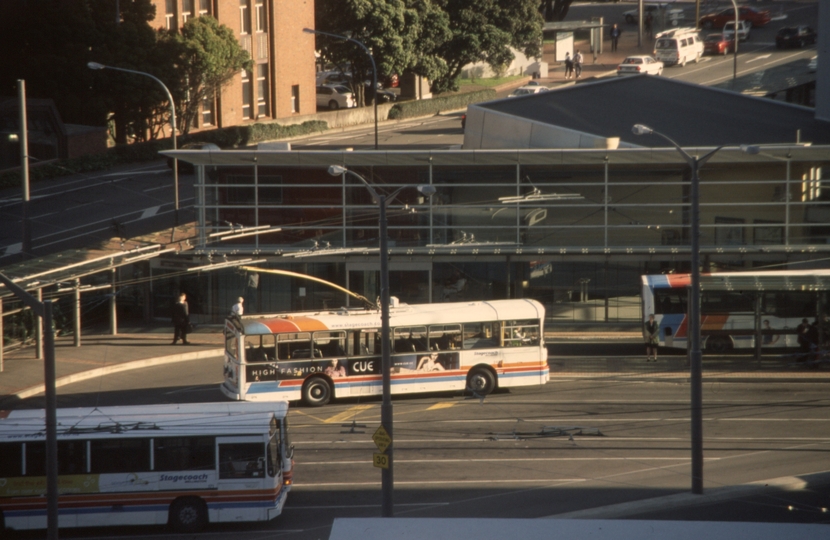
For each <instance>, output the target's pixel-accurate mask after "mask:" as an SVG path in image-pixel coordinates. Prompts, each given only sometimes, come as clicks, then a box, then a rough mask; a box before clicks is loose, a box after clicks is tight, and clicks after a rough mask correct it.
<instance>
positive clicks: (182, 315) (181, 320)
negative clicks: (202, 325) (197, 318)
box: [173, 293, 190, 345]
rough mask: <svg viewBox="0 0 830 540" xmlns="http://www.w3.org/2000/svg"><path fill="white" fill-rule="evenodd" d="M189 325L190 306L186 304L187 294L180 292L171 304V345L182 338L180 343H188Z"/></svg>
mask: <svg viewBox="0 0 830 540" xmlns="http://www.w3.org/2000/svg"><path fill="white" fill-rule="evenodd" d="M189 325H190V308H189V307H188V306H187V295H186V294H184V293H181V294H180V295H179V301H178V302H176V304H175V305H174V306H173V345H175V344H176V343H178V342H179V339H181V340H182V345H190V342H189V341H187V327H188V326H189Z"/></svg>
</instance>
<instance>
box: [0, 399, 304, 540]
mask: <svg viewBox="0 0 830 540" xmlns="http://www.w3.org/2000/svg"><path fill="white" fill-rule="evenodd" d="M287 414H288V404H287V403H269V404H257V403H199V404H189V405H149V406H131V407H127V406H124V407H96V408H79V409H58V410H57V426H58V475H59V476H58V512H59V513H58V526H59V527H90V526H107V525H110V526H111V525H154V524H155V525H159V524H169V525H170V526H171V527H173V528H174V529H175V530H177V531H180V532H195V531H198V530H200V529H201V528H203V527H204V526H205V525H206V524H207V523H209V522H210V523H214V522H216V523H221V522H236V521H263V520H270V519H272V518H274V517H276V516H278V515H279V514H280V513H281V511H282V507H283V505H284V504H285V499H286V497H287V494H288V491H289V490H290V487H291V478H292V468H293V459H292V457H293V448H292V447H291V446H290V444H289V439H288V424H287V423H286V415H287ZM44 418H45V413H44V411H43V410H15V411H0V456H2V458H1V459H0V531H2V530H3V529H4V528H7V529H16V530H25V529H42V528H46V522H47V516H46V511H47V510H46V497H45V494H46V465H45V462H46V442H45V439H46V435H45V421H44Z"/></svg>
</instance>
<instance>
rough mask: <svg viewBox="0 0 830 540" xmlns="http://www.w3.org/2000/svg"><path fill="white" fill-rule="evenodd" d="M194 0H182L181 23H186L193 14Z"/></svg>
mask: <svg viewBox="0 0 830 540" xmlns="http://www.w3.org/2000/svg"><path fill="white" fill-rule="evenodd" d="M194 1H195V0H182V24H184V23H186V22H187V20H188V19H189V18H191V17H192V16H193V12H194V10H195V7H194V4H193V2H194Z"/></svg>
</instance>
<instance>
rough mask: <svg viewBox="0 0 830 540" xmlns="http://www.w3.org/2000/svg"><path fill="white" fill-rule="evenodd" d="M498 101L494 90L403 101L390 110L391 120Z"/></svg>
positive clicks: (488, 89)
mask: <svg viewBox="0 0 830 540" xmlns="http://www.w3.org/2000/svg"><path fill="white" fill-rule="evenodd" d="M491 99H496V91H495V90H493V89H492V88H487V89H484V90H476V91H475V92H466V93H463V94H452V95H449V96H441V97H435V98H432V99H421V100H416V101H403V102H401V103H396V104H395V106H394V107H392V108H391V109H390V110H389V118H390V119H392V120H403V119H405V118H416V117H418V116H428V115H431V114H438V113H440V112H441V111H452V110H456V109H463V108H464V107H466V106H467V105H469V104H470V103H480V102H482V101H490V100H491Z"/></svg>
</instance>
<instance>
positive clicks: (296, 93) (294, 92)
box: [291, 84, 300, 113]
mask: <svg viewBox="0 0 830 540" xmlns="http://www.w3.org/2000/svg"><path fill="white" fill-rule="evenodd" d="M291 112H293V113H298V112H300V85H299V84H295V85H294V86H292V87H291Z"/></svg>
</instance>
